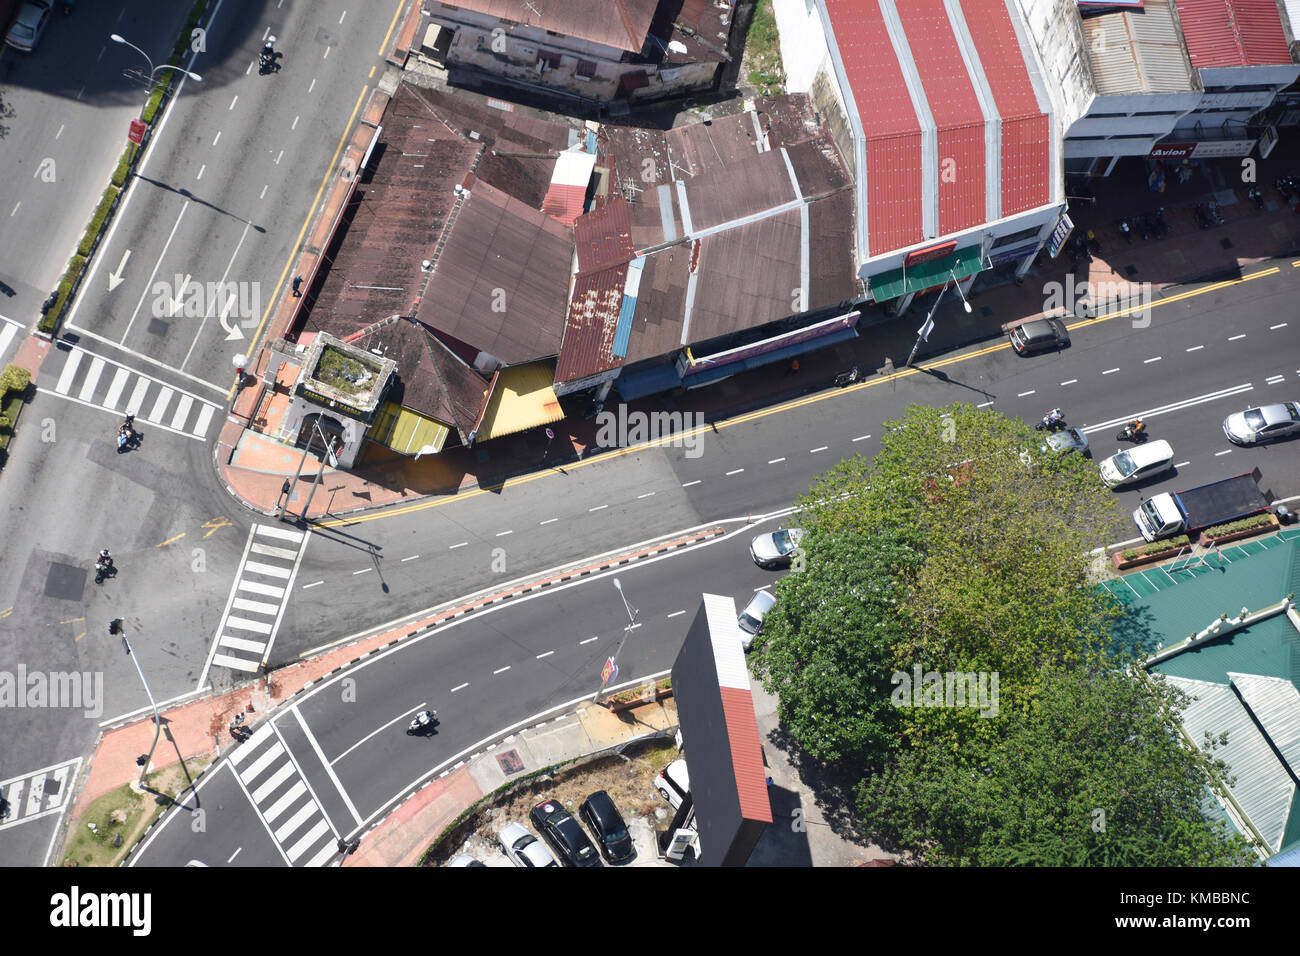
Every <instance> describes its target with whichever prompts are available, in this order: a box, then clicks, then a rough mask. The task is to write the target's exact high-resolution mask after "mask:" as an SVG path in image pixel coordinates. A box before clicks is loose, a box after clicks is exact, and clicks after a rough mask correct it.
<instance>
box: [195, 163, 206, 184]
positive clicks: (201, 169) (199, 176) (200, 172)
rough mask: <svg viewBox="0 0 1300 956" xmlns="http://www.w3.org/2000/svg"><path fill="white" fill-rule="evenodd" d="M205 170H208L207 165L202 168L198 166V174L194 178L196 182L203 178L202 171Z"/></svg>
mask: <svg viewBox="0 0 1300 956" xmlns="http://www.w3.org/2000/svg"><path fill="white" fill-rule="evenodd" d="M207 168H208V164H207V163H204V164H203V165H202V166H200V167H199V174H198V175H197V176H195V177H194V178H195V179H196V180H198V179H202V178H203V171H204V170H205V169H207Z"/></svg>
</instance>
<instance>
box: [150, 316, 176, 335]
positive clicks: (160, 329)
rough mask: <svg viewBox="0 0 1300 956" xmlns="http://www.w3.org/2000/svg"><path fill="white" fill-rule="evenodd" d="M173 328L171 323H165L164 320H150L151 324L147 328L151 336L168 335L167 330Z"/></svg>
mask: <svg viewBox="0 0 1300 956" xmlns="http://www.w3.org/2000/svg"><path fill="white" fill-rule="evenodd" d="M171 327H172V324H171V323H170V322H164V321H163V320H162V319H150V320H149V324H148V325H146V326H145V329H146V331H148V333H149V334H150V335H166V334H167V330H168V329H170V328H171Z"/></svg>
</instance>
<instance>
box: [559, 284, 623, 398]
mask: <svg viewBox="0 0 1300 956" xmlns="http://www.w3.org/2000/svg"><path fill="white" fill-rule="evenodd" d="M626 281H627V263H626V262H625V263H623V264H621V265H617V266H613V267H612V268H609V269H604V270H602V271H600V272H589V273H587V274H585V275H580V276H578V277H577V279H576V280H574V283H573V295H572V296H571V297H570V299H569V315H568V319H567V320H566V322H565V326H564V341H563V342H562V343H561V345H560V357H559V360H558V361H557V362H556V366H555V381H556V382H572V381H575V380H576V379H580V378H586V377H587V376H588V375H595V374H596V373H597V372H604V371H606V370H608V369H611V368H616V367H617V366H619V365H621V364H623V362H622V359H621V358H616V357H615V356H614V352H613V347H614V336H615V334H616V333H617V331H618V317H619V313H620V310H621V307H622V304H623V285H624V283H625V282H626Z"/></svg>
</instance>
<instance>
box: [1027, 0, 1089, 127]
mask: <svg viewBox="0 0 1300 956" xmlns="http://www.w3.org/2000/svg"><path fill="white" fill-rule="evenodd" d="M1016 3H1017V5H1018V6H1019V7H1020V16H1021V19H1022V20H1023V21H1024V23H1025V27H1026V29H1027V30H1028V31H1029V37H1030V39H1031V41H1032V43H1031V46H1032V48H1033V49H1034V55H1035V56H1036V57H1037V58H1038V61H1039V68H1040V69H1041V70H1042V72H1043V76H1044V77H1045V79H1046V83H1045V84H1044V85H1045V86H1046V87H1047V90H1048V95H1049V96H1050V97H1051V99H1052V111H1053V112H1054V113H1055V114H1056V117H1057V124H1058V125H1057V129H1056V130H1055V131H1054V132H1055V134H1056V135H1057V136H1061V135H1064V132H1065V131H1066V130H1069V129H1070V127H1071V125H1072V124H1073V123H1074V121H1075V120H1077V119H1078V118H1079V117H1080V116H1082V115H1084V114H1085V113H1086V112H1088V109H1089V107H1090V105H1091V103H1092V100H1093V98H1094V97H1095V96H1096V90H1095V88H1094V85H1093V80H1092V71H1091V69H1090V68H1089V66H1088V51H1087V49H1086V48H1085V46H1084V37H1083V22H1082V20H1081V19H1080V18H1079V10H1078V7H1076V6H1075V3H1074V0H1016Z"/></svg>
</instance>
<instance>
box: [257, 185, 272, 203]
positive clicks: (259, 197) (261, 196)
mask: <svg viewBox="0 0 1300 956" xmlns="http://www.w3.org/2000/svg"><path fill="white" fill-rule="evenodd" d="M269 186H270V184H269V183H267V184H266V185H264V186H263V187H262V194H261V195H260V196H258V197H257V198H258V199H265V198H266V190H267V189H268V188H269Z"/></svg>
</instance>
